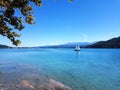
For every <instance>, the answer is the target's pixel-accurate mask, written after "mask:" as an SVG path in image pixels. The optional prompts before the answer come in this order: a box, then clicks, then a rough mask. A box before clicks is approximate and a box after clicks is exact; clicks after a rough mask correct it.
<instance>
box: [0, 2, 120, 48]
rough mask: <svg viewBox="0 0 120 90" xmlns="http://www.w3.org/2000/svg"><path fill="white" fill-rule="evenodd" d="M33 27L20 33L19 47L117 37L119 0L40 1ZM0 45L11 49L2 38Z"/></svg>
mask: <svg viewBox="0 0 120 90" xmlns="http://www.w3.org/2000/svg"><path fill="white" fill-rule="evenodd" d="M33 7H34V16H35V22H36V24H35V25H26V27H25V29H24V30H23V31H22V32H20V33H21V34H22V36H21V37H20V38H19V39H20V40H21V41H22V43H21V46H42V45H56V44H63V43H67V42H94V41H99V40H107V39H110V38H113V37H118V36H120V0H74V2H72V3H69V2H68V0H43V7H35V6H33ZM0 43H1V44H6V45H10V46H12V44H11V42H10V41H9V40H8V39H6V38H5V37H2V36H0Z"/></svg>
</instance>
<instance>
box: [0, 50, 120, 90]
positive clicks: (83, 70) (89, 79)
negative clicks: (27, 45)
mask: <svg viewBox="0 0 120 90" xmlns="http://www.w3.org/2000/svg"><path fill="white" fill-rule="evenodd" d="M24 75H29V77H32V75H34V76H35V75H36V76H37V75H40V76H42V77H44V78H48V79H49V78H50V79H53V80H56V81H59V82H61V83H62V84H64V85H66V86H68V87H70V88H71V89H72V90H120V49H81V51H80V52H76V51H74V49H58V48H56V49H51V48H33V49H0V86H1V85H3V84H4V86H3V87H6V86H9V85H8V83H11V82H17V80H18V78H19V79H20V78H21V79H22V78H24V79H25V78H26V77H25V76H24ZM27 78H28V76H27Z"/></svg>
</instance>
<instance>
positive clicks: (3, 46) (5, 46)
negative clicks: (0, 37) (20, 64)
mask: <svg viewBox="0 0 120 90" xmlns="http://www.w3.org/2000/svg"><path fill="white" fill-rule="evenodd" d="M0 48H11V47H9V46H7V45H2V44H0Z"/></svg>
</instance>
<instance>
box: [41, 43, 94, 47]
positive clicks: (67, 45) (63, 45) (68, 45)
mask: <svg viewBox="0 0 120 90" xmlns="http://www.w3.org/2000/svg"><path fill="white" fill-rule="evenodd" d="M91 44H93V43H90V42H69V43H65V44H61V45H48V46H40V47H41V48H74V47H75V46H77V45H79V46H80V47H85V46H88V45H91Z"/></svg>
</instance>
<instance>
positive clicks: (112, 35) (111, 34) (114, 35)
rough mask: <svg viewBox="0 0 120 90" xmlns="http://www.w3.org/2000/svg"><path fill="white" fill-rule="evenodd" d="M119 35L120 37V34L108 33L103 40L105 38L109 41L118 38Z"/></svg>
mask: <svg viewBox="0 0 120 90" xmlns="http://www.w3.org/2000/svg"><path fill="white" fill-rule="evenodd" d="M119 35H120V33H117V32H110V33H108V34H107V35H106V36H104V37H103V38H104V39H105V40H107V39H111V38H114V37H117V36H119Z"/></svg>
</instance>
